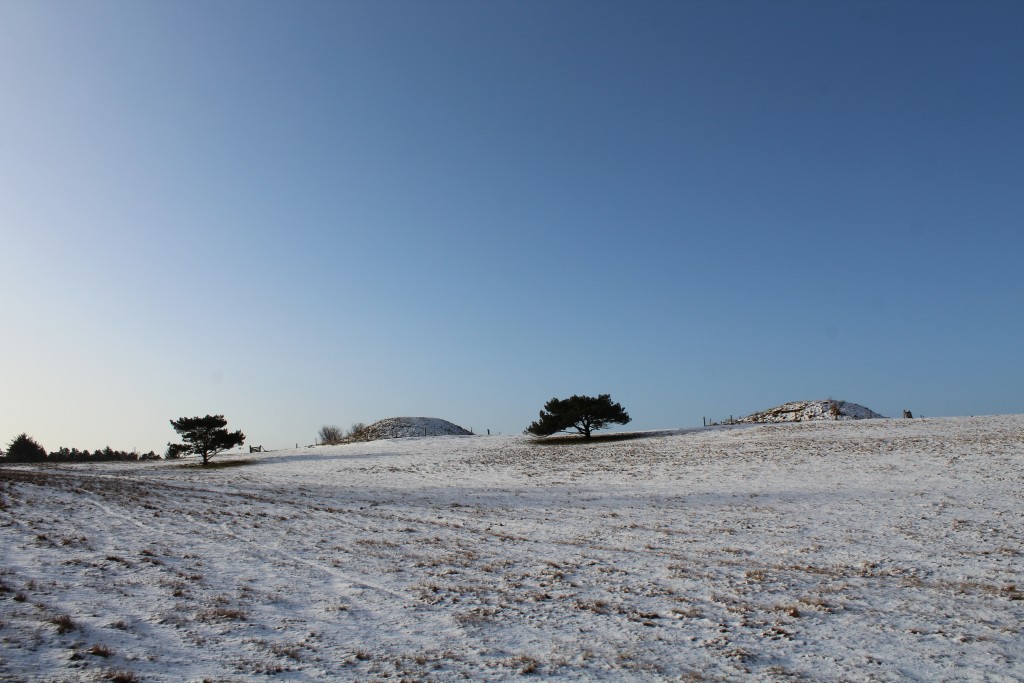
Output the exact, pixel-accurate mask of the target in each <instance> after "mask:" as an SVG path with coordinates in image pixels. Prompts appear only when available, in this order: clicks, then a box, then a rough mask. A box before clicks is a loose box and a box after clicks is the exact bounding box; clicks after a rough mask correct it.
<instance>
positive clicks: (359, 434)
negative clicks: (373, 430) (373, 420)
mask: <svg viewBox="0 0 1024 683" xmlns="http://www.w3.org/2000/svg"><path fill="white" fill-rule="evenodd" d="M348 436H349V438H350V439H363V438H365V437H366V425H365V424H363V423H362V422H356V423H355V424H353V425H352V426H351V427H349V430H348Z"/></svg>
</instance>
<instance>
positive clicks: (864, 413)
mask: <svg viewBox="0 0 1024 683" xmlns="http://www.w3.org/2000/svg"><path fill="white" fill-rule="evenodd" d="M881 417H884V416H882V415H879V414H878V413H876V412H875V411H873V410H871V409H870V408H865V407H864V406H862V405H858V404H856V403H849V402H847V401H833V400H832V399H827V400H824V401H794V402H792V403H783V404H782V405H780V406H775V407H774V408H769V409H768V410H762V411H761V412H759V413H754V414H752V415H747V416H746V417H744V418H740V419H739V420H737V422H740V423H746V422H757V423H778V422H804V421H807V420H870V419H876V418H881Z"/></svg>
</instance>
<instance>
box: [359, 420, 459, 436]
mask: <svg viewBox="0 0 1024 683" xmlns="http://www.w3.org/2000/svg"><path fill="white" fill-rule="evenodd" d="M472 433H473V432H471V431H469V430H467V429H463V428H462V427H460V426H459V425H457V424H453V423H451V422H449V421H448V420H441V419H439V418H436V417H389V418H387V419H384V420H380V421H379V422H374V423H373V424H372V425H370V426H368V427H367V428H366V429H365V430H364V431H363V432H362V433H361V434H360V438H361V439H363V440H366V441H376V440H377V439H402V438H405V437H409V436H470V435H472Z"/></svg>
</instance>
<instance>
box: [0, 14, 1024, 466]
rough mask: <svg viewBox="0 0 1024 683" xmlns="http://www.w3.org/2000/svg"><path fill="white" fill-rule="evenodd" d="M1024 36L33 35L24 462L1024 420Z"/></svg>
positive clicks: (78, 19) (12, 361)
mask: <svg viewBox="0 0 1024 683" xmlns="http://www.w3.org/2000/svg"><path fill="white" fill-rule="evenodd" d="M1022 26H1024V4H1022V3H1020V2H1015V1H1008V2H949V3H943V2H828V3H822V2H811V1H807V2H795V1H793V2H742V1H738V0H736V1H726V2H697V1H693V2H637V3H627V2H598V1H594V0H587V1H585V2H559V1H554V2H429V3H428V2H223V1H222V2H217V1H214V2H187V1H186V2H174V3H170V2H127V1H124V2H106V1H100V0H97V1H93V2H80V3H64V2H37V1H31V2H21V1H18V0H9V1H8V2H4V3H2V4H0V65H2V66H0V93H2V101H3V106H2V107H0V291H2V292H3V294H2V296H0V320H2V321H3V326H2V328H3V333H2V334H0V358H2V360H0V387H2V388H0V441H3V442H4V443H5V444H6V443H7V442H9V441H10V440H11V439H12V438H13V437H14V436H16V435H17V434H19V433H21V432H23V431H25V432H28V433H29V434H31V435H33V436H35V437H36V438H37V439H38V440H39V441H40V442H42V443H43V445H44V446H45V447H47V448H48V449H50V450H55V449H56V448H57V447H59V446H62V445H63V446H69V447H72V446H73V447H78V448H89V449H94V448H96V447H99V446H105V445H108V444H109V445H111V446H112V447H114V448H119V449H131V448H138V449H139V450H149V449H155V450H158V451H162V449H163V447H164V445H165V444H166V442H167V441H169V440H172V439H174V437H175V435H174V433H173V431H172V430H171V428H170V425H169V420H170V419H172V418H177V417H180V416H186V415H205V414H207V413H219V414H224V415H225V416H226V417H227V418H228V420H229V423H230V425H231V426H232V427H233V428H240V429H242V430H243V431H245V433H246V434H247V435H248V436H249V443H254V444H260V443H262V444H264V445H266V446H267V447H285V446H293V445H295V444H296V443H299V444H300V445H305V444H308V443H312V441H313V437H314V435H315V433H316V431H317V430H318V429H319V428H320V426H322V425H324V424H338V425H341V426H343V427H348V426H349V425H350V424H352V423H353V422H356V421H362V422H367V423H369V422H372V421H375V420H377V419H380V418H384V417H391V416H397V415H421V416H430V417H442V418H445V419H449V420H452V421H453V422H456V423H458V424H461V425H463V426H465V427H472V428H473V429H475V430H476V431H477V432H484V431H485V430H487V429H490V430H491V431H492V432H494V433H497V432H503V433H518V432H520V431H522V429H523V428H524V427H525V426H526V425H527V424H528V423H529V422H530V421H532V420H533V419H534V418H535V417H536V414H537V411H538V410H539V409H540V408H541V407H542V405H543V403H544V402H545V401H546V400H547V399H549V398H551V397H553V396H558V397H564V396H568V395H570V394H573V393H588V394H596V393H611V394H612V397H613V398H614V399H616V400H618V401H620V402H621V403H623V405H624V406H625V407H626V408H627V410H629V411H630V413H631V414H632V416H633V418H634V421H633V423H632V424H631V425H630V427H635V428H637V429H660V428H674V427H684V426H692V425H699V424H700V423H701V417H702V416H705V415H706V416H709V417H715V418H721V417H727V416H728V415H730V414H733V415H737V416H738V415H741V414H746V413H750V412H753V411H756V410H760V409H763V408H766V407H769V406H771V405H775V404H778V403H782V402H785V401H789V400H797V399H803V398H826V397H829V396H831V397H834V398H841V399H846V400H849V401H853V402H857V403H862V404H864V405H867V406H869V407H871V408H873V409H874V410H876V411H879V412H882V413H884V414H888V415H898V414H899V412H900V411H901V410H902V409H903V408H909V409H911V410H913V411H914V412H915V413H917V414H924V415H930V416H939V415H972V414H992V413H1014V412H1021V411H1022V410H1024V391H1022V387H1024V363H1022V359H1021V340H1022V339H1024V315H1022V311H1024V268H1022V266H1021V260H1022V257H1024V237H1022V230H1021V228H1022V216H1024V191H1022V189H1021V188H1022V186H1024V125H1022V124H1021V122H1022V121H1024V79H1022V78H1021V74H1022V73H1024V41H1021V40H1020V31H1021V27H1022Z"/></svg>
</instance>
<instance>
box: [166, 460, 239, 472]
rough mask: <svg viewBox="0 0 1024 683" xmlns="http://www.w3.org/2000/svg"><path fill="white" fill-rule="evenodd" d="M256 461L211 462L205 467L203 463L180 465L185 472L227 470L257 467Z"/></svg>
mask: <svg viewBox="0 0 1024 683" xmlns="http://www.w3.org/2000/svg"><path fill="white" fill-rule="evenodd" d="M255 464H256V461H255V460H211V461H210V462H208V463H206V464H205V465H204V464H203V463H202V462H186V463H182V464H181V465H178V467H179V468H180V469H183V470H225V469H228V468H230V467H244V466H245V465H255Z"/></svg>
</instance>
